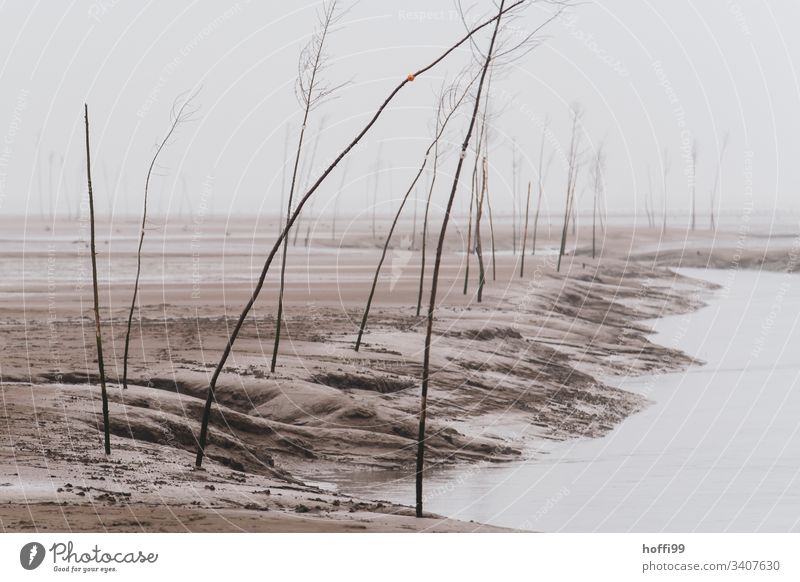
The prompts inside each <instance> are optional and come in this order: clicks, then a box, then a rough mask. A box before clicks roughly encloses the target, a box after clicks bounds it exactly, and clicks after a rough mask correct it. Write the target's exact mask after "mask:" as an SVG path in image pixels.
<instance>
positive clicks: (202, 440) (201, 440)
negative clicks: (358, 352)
mask: <svg viewBox="0 0 800 582" xmlns="http://www.w3.org/2000/svg"><path fill="white" fill-rule="evenodd" d="M525 3H526V0H518V1H517V2H515V3H514V4H512V5H511V6H509V7H508V8H506V9H505V10H501V11H499V12H498V14H496V15H495V16H494V17H492V18H490V19H488V20H486V21H484V22H482V23H481V24H479V25H478V26H475V27H474V28H472V29H471V30H470V31H469V32H467V33H466V34H465V35H464V36H463V37H462V38H461V39H460V40H458V41H457V42H456V43H454V44H453V45H452V46H450V47H449V48H448V49H446V50H445V51H444V52H442V53H441V54H440V55H439V56H438V57H437V58H436V59H434V60H433V61H432V62H431V63H430V64H428V65H426V66H425V67H423V68H421V69H420V70H418V71H416V72H415V73H411V74H410V75H408V76H407V77H406V78H404V79H403V80H402V81H401V82H400V83H398V84H397V86H396V87H395V88H394V89H392V91H391V92H390V93H389V96H388V97H386V99H384V101H383V102H382V103H381V104H380V105H379V106H378V109H377V111H376V112H375V113H374V114H373V115H372V117H371V118H370V120H369V121H368V122H367V124H366V125H365V126H364V127H363V128H362V129H361V131H359V132H358V134H357V135H356V136H355V137H354V138H353V139H352V140H351V141H350V143H349V144H348V145H347V147H345V148H344V149H343V150H342V151H341V152H340V153H339V155H338V156H337V157H336V159H334V160H333V162H331V164H330V165H329V166H328V167H327V168H326V169H325V171H324V172H323V173H322V175H320V177H319V178H317V181H316V182H314V183H313V184H312V185H311V187H310V188H309V189H308V191H307V192H306V193H305V194H304V195H303V197H302V198H301V199H300V201H299V202H298V203H297V207H296V208H295V209H294V212H293V213H292V216H291V217H290V218H289V221H288V222H287V224H286V226H285V227H284V229H283V231H282V232H281V233H280V235H279V236H278V239H277V240H276V241H275V244H274V245H273V246H272V249H271V250H270V252H269V254H268V255H267V258H266V259H265V261H264V266H263V267H262V269H261V274H260V275H259V278H258V281H257V282H256V286H255V288H254V289H253V293H252V294H251V295H250V299H249V300H248V301H247V303H246V304H245V306H244V308H243V309H242V313H241V314H240V315H239V319H238V320H237V322H236V325H235V326H234V327H233V330H232V331H231V335H230V336H229V337H228V342H227V343H226V344H225V348H224V349H223V351H222V355H221V356H220V359H219V362H218V363H217V366H216V368H215V369H214V373H213V374H212V376H211V381H210V382H209V385H208V391H207V393H206V403H205V406H204V407H203V417H202V420H201V423H200V435H199V437H198V443H197V444H198V447H197V457H196V459H195V465H196V466H197V467H200V466H202V463H203V456H204V455H205V449H206V442H207V440H208V422H209V419H210V418H211V406H212V404H213V403H214V398H215V390H216V386H217V380H218V379H219V375H220V374H221V373H222V369H223V368H224V367H225V363H226V362H227V361H228V356H230V353H231V351H232V350H233V345H234V343H235V342H236V338H237V337H238V336H239V332H240V331H241V329H242V326H243V325H244V322H245V320H246V319H247V316H248V315H249V313H250V310H251V309H252V308H253V305H254V304H255V302H256V299H258V296H259V294H260V293H261V289H262V288H263V287H264V281H265V280H266V278H267V273H269V268H270V266H271V265H272V261H273V260H274V259H275V255H276V254H277V253H278V251H279V250H280V248H281V244H282V243H283V241H284V240H285V239H286V236H287V233H288V232H289V230H290V229H291V228H292V225H293V224H294V223H295V221H296V220H297V217H298V216H299V215H300V212H301V211H302V210H303V206H304V205H305V203H306V202H307V201H308V199H309V198H311V196H313V194H314V192H316V191H317V189H318V188H319V187H320V185H321V184H322V183H323V182H324V181H325V180H326V179H327V178H328V176H329V175H330V174H331V172H333V170H334V169H335V168H336V166H338V165H339V162H341V161H342V159H344V157H345V156H347V154H348V153H350V151H351V150H352V149H353V148H354V147H355V146H357V145H358V144H359V142H360V141H361V140H362V138H363V137H364V136H365V135H366V134H367V133H368V132H369V130H370V129H372V127H373V126H374V125H375V123H376V122H377V121H378V119H379V118H380V117H381V115H382V114H383V112H384V111H385V110H386V108H387V107H388V106H389V104H390V103H391V102H392V100H393V99H394V98H395V97H396V96H397V95H398V94H399V93H400V91H401V90H402V89H403V88H404V87H405V86H406V85H407V84H408V83H411V82H413V81H414V80H415V79H416V78H417V77H419V76H420V75H423V74H425V73H426V72H428V71H429V70H431V69H432V68H434V67H435V66H436V65H438V64H439V63H440V62H442V61H443V60H444V59H446V58H447V56H448V55H450V54H451V53H453V52H454V51H455V50H456V49H458V47H460V46H461V45H462V44H464V43H465V42H467V41H468V40H469V39H470V38H472V36H473V35H474V34H475V33H477V32H478V31H480V30H482V29H483V28H485V27H486V26H489V25H490V24H492V23H493V22H495V21H496V20H499V19H500V17H501V16H502V15H503V14H505V13H507V12H508V11H510V10H513V9H514V8H517V7H519V6H522V5H523V4H525Z"/></svg>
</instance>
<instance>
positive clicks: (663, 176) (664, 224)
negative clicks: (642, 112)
mask: <svg viewBox="0 0 800 582" xmlns="http://www.w3.org/2000/svg"><path fill="white" fill-rule="evenodd" d="M671 168H672V163H671V162H670V159H669V150H668V149H667V148H664V157H663V161H662V163H661V169H662V170H663V172H662V174H661V192H662V193H663V195H664V216H663V221H662V224H661V231H662V232H666V231H667V177H668V176H669V171H670V169H671Z"/></svg>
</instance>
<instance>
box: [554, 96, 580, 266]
mask: <svg viewBox="0 0 800 582" xmlns="http://www.w3.org/2000/svg"><path fill="white" fill-rule="evenodd" d="M580 118H581V112H580V109H579V108H578V107H577V106H573V107H572V138H571V140H570V145H569V154H568V164H569V167H568V170H567V196H566V200H565V201H564V226H563V228H562V230H561V247H560V248H559V252H558V265H557V266H556V271H557V272H560V271H561V257H563V256H564V253H565V252H566V248H567V231H568V229H569V217H570V214H571V213H572V200H573V198H574V197H575V184H576V182H577V179H578V148H579V143H580Z"/></svg>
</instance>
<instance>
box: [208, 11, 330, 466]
mask: <svg viewBox="0 0 800 582" xmlns="http://www.w3.org/2000/svg"><path fill="white" fill-rule="evenodd" d="M335 10H336V0H333V1H332V2H329V3H327V4H325V5H324V6H323V8H322V12H321V14H320V23H319V27H318V29H317V31H316V33H315V34H314V36H313V37H312V38H311V41H310V42H309V43H308V45H306V47H305V48H304V49H303V51H302V52H301V53H300V64H299V73H298V76H297V87H296V92H297V99H298V101H299V102H300V105H301V107H302V108H303V121H302V123H301V124H300V135H299V136H298V138H297V148H296V149H295V155H294V166H293V168H292V180H291V182H290V185H289V201H288V203H287V204H286V227H285V228H284V230H285V232H286V233H287V234H286V237H285V238H284V239H283V255H282V256H281V276H280V286H279V289H278V312H277V315H276V316H275V320H276V323H275V340H274V344H273V346H272V361H271V362H270V367H269V368H270V372H275V367H276V366H277V364H278V351H279V349H280V345H281V325H282V324H283V293H284V290H285V287H286V258H287V255H288V254H289V236H288V234H289V229H290V228H291V226H292V223H293V222H294V221H293V220H291V218H292V203H293V202H294V191H295V188H296V187H297V170H298V168H299V167H300V157H301V155H302V152H303V140H304V138H305V135H306V128H307V126H308V118H309V116H310V114H311V111H312V110H313V109H314V107H315V106H317V105H319V104H320V103H321V102H322V101H323V100H324V99H325V98H326V97H328V96H329V95H330V94H331V93H332V92H333V91H335V90H336V89H338V88H339V87H340V86H338V87H328V86H325V85H320V82H321V81H320V78H319V75H320V73H321V71H322V69H323V68H324V67H325V63H326V55H325V40H326V39H327V37H328V34H329V32H330V28H331V25H332V24H333V22H334V14H335ZM317 136H319V134H317ZM298 209H299V207H298ZM297 232H299V229H296V231H295V237H296V236H297ZM259 290H260V286H259ZM247 311H249V308H248V309H247ZM201 447H202V443H201ZM198 459H199V456H198ZM199 464H200V463H199V460H198V465H199Z"/></svg>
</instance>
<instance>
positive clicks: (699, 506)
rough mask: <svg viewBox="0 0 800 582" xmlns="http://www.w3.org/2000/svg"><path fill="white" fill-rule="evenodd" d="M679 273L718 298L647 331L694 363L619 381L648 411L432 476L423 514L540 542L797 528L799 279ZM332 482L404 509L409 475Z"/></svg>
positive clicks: (799, 489)
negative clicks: (540, 534)
mask: <svg viewBox="0 0 800 582" xmlns="http://www.w3.org/2000/svg"><path fill="white" fill-rule="evenodd" d="M681 272H682V273H684V274H687V275H689V276H693V277H697V278H703V279H707V280H710V281H714V282H716V283H718V284H721V285H723V288H722V289H720V290H719V291H717V292H715V295H714V297H713V299H712V300H711V301H710V302H709V305H708V306H707V307H705V308H703V309H700V310H699V311H696V312H693V313H690V314H688V315H681V316H674V317H667V318H663V319H659V320H657V321H654V322H652V325H653V328H654V329H655V331H656V333H655V335H654V336H653V337H652V339H653V341H655V342H657V343H660V344H662V345H668V346H671V347H679V348H680V349H682V350H684V351H685V352H687V353H689V354H691V355H693V356H695V357H698V358H700V359H702V360H704V361H705V362H707V364H706V365H705V366H702V367H694V368H692V369H691V370H689V371H687V372H682V373H672V374H661V375H652V376H647V377H642V378H635V379H627V380H624V381H619V380H618V381H617V385H619V386H620V387H623V388H625V389H627V390H631V391H636V392H639V393H642V394H644V395H646V396H647V398H648V399H650V400H651V401H652V402H653V404H652V405H651V406H649V407H647V408H646V409H645V410H644V411H642V412H641V413H639V414H636V415H634V416H632V417H630V418H628V419H627V420H626V421H625V422H623V423H622V424H621V425H620V426H619V427H617V428H616V429H615V430H614V431H613V432H611V433H610V434H609V435H607V436H605V437H603V438H601V439H581V440H575V441H570V442H567V443H556V444H551V445H549V446H547V447H545V448H542V447H540V448H538V449H537V450H538V451H539V453H541V452H544V451H547V452H546V454H536V455H535V457H534V458H533V459H532V460H528V461H525V462H519V463H513V464H503V465H491V464H487V465H482V466H478V467H472V468H468V469H459V470H450V471H446V472H442V473H439V474H437V475H435V476H432V477H431V478H430V479H428V480H427V481H426V502H425V503H426V505H425V507H426V510H428V511H431V512H436V513H439V514H443V515H446V516H449V517H454V518H458V519H465V520H470V519H471V520H476V521H480V522H484V523H490V524H495V525H501V526H507V527H514V528H523V529H533V530H540V531H578V532H585V531H711V532H718V531H745V532H749V531H798V530H800V390H798V387H799V386H798V384H800V357H799V356H798V354H800V327H798V323H799V321H798V320H799V318H800V276H798V275H785V274H781V273H758V272H747V271H715V270H707V271H706V270H698V269H683V270H682V271H681ZM495 432H497V431H495ZM323 478H324V477H323ZM334 480H335V481H336V482H337V485H338V486H339V487H340V488H342V489H343V490H346V491H348V492H352V493H357V494H358V495H360V496H366V497H374V498H382V499H388V500H391V501H395V502H401V503H407V504H413V491H414V487H413V477H412V476H410V475H408V474H397V473H395V474H387V473H375V472H365V473H360V474H351V475H348V476H347V477H346V478H344V480H343V478H342V476H341V475H339V476H336V477H335V479H334Z"/></svg>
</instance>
